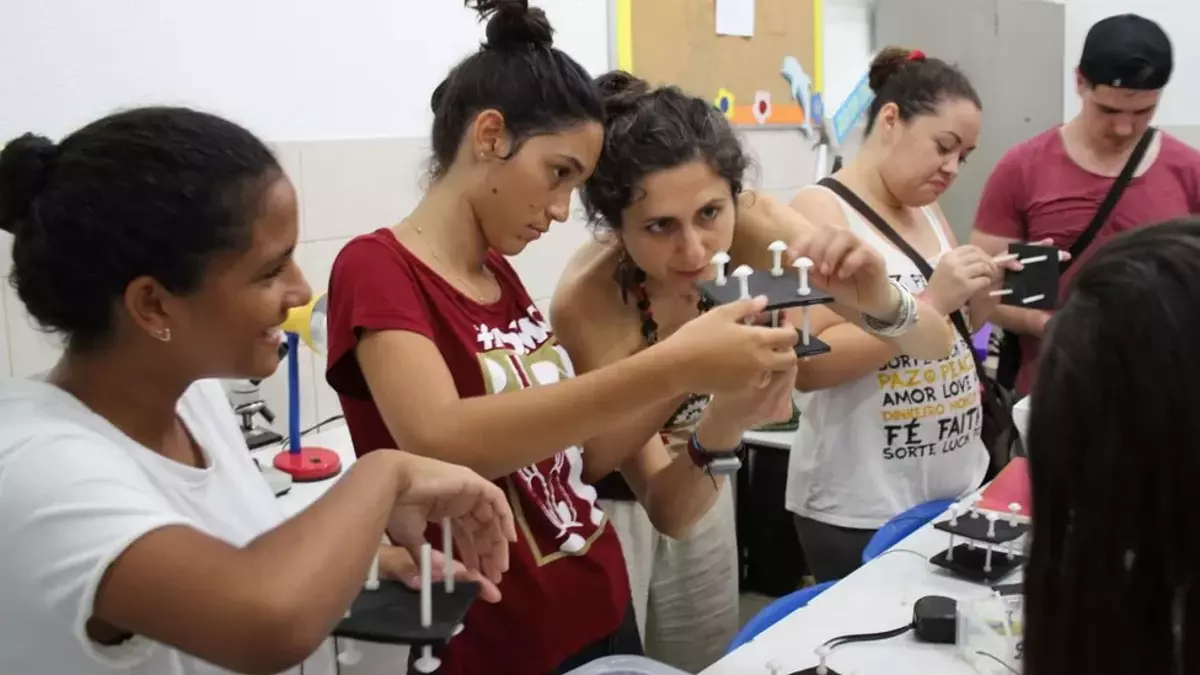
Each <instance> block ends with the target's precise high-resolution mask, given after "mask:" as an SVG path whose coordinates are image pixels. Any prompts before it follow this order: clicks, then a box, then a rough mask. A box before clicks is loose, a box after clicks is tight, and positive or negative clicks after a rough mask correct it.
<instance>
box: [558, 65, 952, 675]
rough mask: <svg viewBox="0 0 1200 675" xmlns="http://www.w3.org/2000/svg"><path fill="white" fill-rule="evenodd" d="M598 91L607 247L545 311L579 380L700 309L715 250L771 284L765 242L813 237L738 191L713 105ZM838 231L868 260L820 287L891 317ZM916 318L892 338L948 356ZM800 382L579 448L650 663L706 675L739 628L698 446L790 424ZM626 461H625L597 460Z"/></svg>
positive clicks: (676, 403)
mask: <svg viewBox="0 0 1200 675" xmlns="http://www.w3.org/2000/svg"><path fill="white" fill-rule="evenodd" d="M596 82H597V85H598V86H599V88H600V91H601V93H602V95H603V96H604V108H605V123H604V124H605V136H604V150H603V152H602V153H601V155H600V161H599V163H598V164H597V167H596V171H595V172H594V173H593V174H592V176H591V177H590V178H589V179H588V180H587V181H586V182H585V183H584V186H583V190H582V197H583V203H584V206H585V208H586V209H587V212H588V215H589V216H590V219H591V221H592V223H593V225H595V226H596V227H597V228H598V229H599V230H600V232H601V233H602V234H603V235H604V236H603V237H602V238H601V239H602V240H599V241H595V242H591V243H588V244H586V245H584V246H583V247H582V248H581V249H580V250H579V251H578V252H577V253H576V254H575V256H574V257H573V258H572V259H571V260H570V261H569V262H568V264H567V266H566V271H565V273H564V275H563V278H562V279H561V280H560V282H559V286H558V289H557V290H556V292H555V296H554V298H553V301H552V305H551V307H552V310H551V311H552V317H551V323H552V324H553V325H554V327H555V329H556V330H557V331H558V335H559V339H560V340H561V342H562V345H563V346H564V347H565V348H566V349H567V352H568V354H570V356H571V359H572V361H573V363H574V364H575V368H576V370H577V371H578V372H587V371H590V370H594V369H596V368H600V367H604V366H607V365H610V364H613V363H618V362H620V361H621V360H623V359H626V358H630V357H631V356H633V355H635V354H638V353H640V352H642V351H644V350H646V349H648V348H650V347H651V346H653V345H654V344H655V343H657V342H658V341H660V340H665V339H667V338H669V337H670V336H671V335H672V334H673V333H674V332H675V331H677V330H679V329H680V327H681V326H683V325H685V324H687V323H688V322H689V321H692V320H694V319H695V318H696V317H697V316H699V315H700V314H702V313H703V312H705V311H706V310H707V306H706V305H705V304H704V303H702V302H701V299H700V297H699V293H698V290H697V288H696V282H697V281H701V280H705V279H711V278H712V277H713V276H714V268H713V265H712V258H713V255H714V254H715V253H717V252H718V251H727V252H730V253H731V256H730V262H729V263H728V265H727V269H729V270H732V269H734V268H735V267H736V266H737V265H740V264H742V263H748V264H751V265H753V266H755V267H756V268H757V269H759V270H760V273H761V274H769V272H768V271H767V270H769V269H770V267H771V265H772V264H773V263H772V259H771V253H770V252H769V249H768V245H769V244H770V242H771V241H773V240H775V239H779V240H781V241H785V242H793V241H796V240H798V239H803V238H804V237H806V236H810V235H811V234H812V233H814V232H817V231H819V230H818V228H817V227H815V226H813V225H812V224H810V223H808V222H807V221H805V220H804V218H803V217H802V216H800V214H798V213H796V212H795V211H793V210H792V209H789V208H788V207H787V206H786V205H784V204H779V203H778V202H775V201H774V200H773V199H771V198H770V197H769V196H767V195H762V194H756V193H753V192H748V191H743V188H742V184H743V183H742V182H743V179H744V173H745V171H746V167H747V164H748V163H749V159H748V157H747V156H746V154H745V152H744V151H743V150H742V147H741V143H740V142H739V140H738V138H737V136H736V134H735V133H734V131H733V129H732V128H731V127H730V126H729V123H728V121H727V120H726V119H725V118H724V116H722V114H721V112H720V111H718V110H717V109H715V108H714V107H713V106H712V104H711V103H709V102H708V101H705V100H703V99H700V98H697V97H694V96H689V95H687V94H685V93H683V92H682V91H680V90H679V89H677V88H675V87H659V88H651V87H650V86H649V85H648V84H647V83H646V82H644V81H642V80H640V79H638V78H636V77H633V76H632V75H629V74H628V73H624V72H621V71H614V72H611V73H607V74H605V75H602V76H601V77H599V78H597V79H596ZM831 231H832V232H834V233H835V234H836V235H837V236H838V238H839V241H840V242H841V243H840V244H839V245H844V246H847V247H850V248H854V249H855V250H856V251H858V253H859V254H860V255H862V259H863V261H864V263H863V264H862V265H861V266H859V267H858V268H857V269H856V270H855V271H854V274H853V277H852V278H851V280H850V283H841V284H839V283H833V284H828V283H826V288H828V289H830V290H831V291H832V292H834V294H835V298H837V299H838V301H839V303H838V306H837V307H838V310H839V311H841V312H842V313H843V314H845V315H846V316H847V317H849V318H850V319H851V320H854V321H861V316H860V315H859V310H860V309H861V310H862V311H864V312H868V313H870V312H876V313H880V314H885V315H886V314H890V313H892V312H893V309H894V307H895V301H896V300H897V299H898V297H899V296H898V291H897V289H895V288H894V287H893V286H892V284H890V283H889V281H888V279H887V276H886V275H885V273H884V268H883V264H882V259H881V258H880V257H879V256H878V254H876V253H874V251H872V250H871V249H870V248H867V247H864V246H863V245H862V243H861V242H859V241H858V240H857V239H856V238H855V237H854V235H852V234H850V232H848V231H845V230H831ZM789 273H791V270H790V268H789ZM826 281H828V280H826ZM918 312H919V313H921V314H923V316H924V318H925V320H923V321H919V322H918V323H917V325H916V326H914V327H913V329H912V331H911V332H907V333H905V334H904V335H903V336H897V337H896V338H895V341H897V342H900V343H903V344H907V345H909V347H910V348H912V349H913V350H914V351H917V352H920V353H923V354H926V355H927V356H930V357H936V356H938V355H945V354H946V353H947V351H948V348H949V345H950V337H951V335H950V333H949V329H948V327H947V325H946V323H945V321H944V320H943V319H942V317H941V316H939V315H938V314H937V313H936V312H935V311H934V310H933V309H932V307H931V306H928V305H923V306H921V307H919V308H918ZM816 358H824V357H823V356H818V357H816ZM794 380H795V368H794V367H793V368H790V369H788V370H784V371H780V372H778V373H776V374H774V375H773V376H772V379H771V380H770V384H769V385H768V386H766V387H760V386H757V385H755V386H751V387H747V388H745V389H743V390H742V391H731V392H721V393H720V394H718V395H717V396H715V397H713V396H709V395H708V393H707V392H699V393H688V394H684V395H677V396H675V397H672V398H671V399H668V400H665V401H662V402H661V403H659V404H657V405H652V406H648V407H646V408H645V409H644V410H643V411H641V412H640V413H639V414H638V415H637V416H636V417H635V418H631V419H630V420H629V421H627V422H625V423H623V424H620V425H615V426H614V427H613V428H612V429H611V430H609V431H608V432H606V433H605V434H603V435H600V436H597V437H594V438H592V439H589V440H588V441H587V442H586V443H585V444H584V457H585V473H584V480H585V481H591V480H597V479H598V482H597V483H596V489H597V491H598V494H599V496H600V498H601V499H602V500H604V501H603V502H602V505H603V507H604V509H605V511H606V512H607V513H608V514H609V515H610V516H611V517H612V520H613V523H614V526H615V527H616V530H617V534H618V535H619V536H620V539H621V546H622V549H623V550H624V553H625V563H626V567H627V569H628V572H629V576H630V581H631V583H632V586H633V595H634V608H635V611H636V612H637V615H638V621H639V624H640V626H641V627H642V631H643V636H644V640H645V644H646V651H647V654H648V655H649V656H651V657H653V658H655V659H658V660H660V661H664V662H666V663H668V664H670V665H673V666H676V667H678V668H680V669H682V670H685V671H687V672H699V671H700V670H702V669H704V668H705V667H707V666H708V665H709V664H711V663H712V662H713V661H715V660H716V659H717V658H719V657H720V656H721V655H722V654H723V653H724V651H725V649H726V648H727V647H728V645H729V642H730V641H731V640H732V639H733V636H734V634H735V633H736V632H737V629H738V627H739V625H740V618H739V611H738V610H739V607H738V577H739V574H738V569H737V558H738V556H737V542H736V535H735V532H734V517H733V499H732V494H731V490H729V489H725V478H724V477H723V476H715V477H710V476H708V475H706V474H705V473H704V472H701V471H697V470H696V467H695V465H694V464H693V463H692V461H691V459H690V457H689V453H688V448H689V446H698V447H703V448H706V449H711V450H714V451H721V452H729V451H733V450H736V449H738V448H739V447H740V446H741V438H742V434H743V433H744V431H745V430H746V429H747V428H749V427H754V426H757V425H759V424H761V423H763V422H768V421H774V420H780V421H786V420H788V419H789V418H790V417H791V412H792V405H791V393H792V389H793V386H794ZM615 451H617V452H615ZM622 457H623V458H624V461H623V462H622V463H621V464H619V465H618V464H613V463H611V462H607V461H602V459H601V458H612V460H618V459H621V458H622ZM614 469H619V472H614V471H613V470H614Z"/></svg>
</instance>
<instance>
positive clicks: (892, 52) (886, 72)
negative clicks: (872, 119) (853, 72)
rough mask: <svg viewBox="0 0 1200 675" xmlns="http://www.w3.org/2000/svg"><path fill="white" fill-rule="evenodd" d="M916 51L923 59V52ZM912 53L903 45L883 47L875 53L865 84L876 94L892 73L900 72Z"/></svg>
mask: <svg viewBox="0 0 1200 675" xmlns="http://www.w3.org/2000/svg"><path fill="white" fill-rule="evenodd" d="M917 53H918V54H920V56H921V60H924V58H925V55H924V53H922V52H917ZM913 54H914V52H913V51H912V50H911V49H905V48H904V47H884V48H883V50H882V51H881V52H879V53H878V54H876V55H875V58H874V59H872V60H871V67H870V69H869V70H868V71H867V84H868V85H869V86H870V87H871V91H873V92H875V93H876V94H878V93H879V91H880V90H881V89H883V85H885V84H887V81H888V80H889V79H891V77H892V76H893V75H895V74H896V73H898V72H900V69H901V68H903V67H904V65H905V64H907V63H908V62H909V61H912V60H913V58H912V56H913Z"/></svg>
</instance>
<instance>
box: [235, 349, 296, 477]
mask: <svg viewBox="0 0 1200 675" xmlns="http://www.w3.org/2000/svg"><path fill="white" fill-rule="evenodd" d="M287 351H288V346H287V343H286V342H285V343H283V344H282V345H280V346H279V358H280V359H281V360H282V359H283V358H284V357H285V356H287ZM260 384H262V380H255V379H252V380H228V381H226V383H225V393H226V394H227V395H228V396H229V404H230V406H232V407H233V414H235V415H237V416H238V419H239V427H240V428H241V430H242V438H244V439H245V440H246V447H248V448H250V449H251V450H257V449H259V448H263V447H266V446H269V445H275V444H279V443H282V442H283V440H284V439H283V436H282V435H280V434H278V433H276V432H274V431H272V430H270V429H268V428H266V427H260V426H258V425H256V424H255V423H254V418H255V417H256V416H262V418H263V419H264V420H266V422H267V424H272V423H274V422H275V413H274V412H272V411H271V408H270V407H269V406H267V402H266V401H265V400H263V398H262V394H260V393H259V385H260ZM254 463H255V464H256V465H257V466H258V468H259V470H260V471H261V472H262V474H263V478H264V479H266V481H267V484H268V485H270V486H271V490H272V491H273V492H274V493H275V495H276V496H279V495H282V494H284V493H286V492H287V491H288V490H290V489H291V487H292V477H291V476H289V475H288V474H286V473H284V472H282V471H280V470H278V469H276V468H275V467H273V466H266V467H264V466H262V465H261V464H259V463H258V461H257V460H255V462H254Z"/></svg>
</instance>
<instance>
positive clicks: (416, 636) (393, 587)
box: [333, 581, 479, 645]
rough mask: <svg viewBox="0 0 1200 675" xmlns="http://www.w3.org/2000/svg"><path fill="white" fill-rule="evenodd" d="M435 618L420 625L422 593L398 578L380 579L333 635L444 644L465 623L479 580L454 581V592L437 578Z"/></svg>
mask: <svg viewBox="0 0 1200 675" xmlns="http://www.w3.org/2000/svg"><path fill="white" fill-rule="evenodd" d="M432 595H433V622H432V625H430V626H429V627H428V628H422V627H421V594H420V593H419V592H418V591H414V590H412V589H410V588H409V587H407V586H405V585H404V584H402V583H400V582H397V581H380V582H379V588H378V589H377V590H374V591H367V590H364V591H363V592H362V593H359V594H358V598H356V599H355V600H354V604H353V605H352V606H351V607H350V616H348V617H346V618H345V619H342V620H341V621H340V622H339V623H338V625H337V627H336V628H334V630H333V635H334V637H344V638H351V639H353V640H362V641H363V642H377V643H382V644H392V645H436V644H445V643H446V642H448V641H449V640H450V638H451V637H453V635H454V631H456V630H457V629H458V627H459V626H460V625H462V623H463V618H464V617H465V616H466V615H467V610H468V609H470V607H471V603H473V602H474V601H475V598H477V597H478V596H479V584H478V583H475V582H469V581H456V582H454V592H453V593H447V592H446V585H445V584H444V583H442V582H440V581H439V582H436V583H434V584H433V588H432Z"/></svg>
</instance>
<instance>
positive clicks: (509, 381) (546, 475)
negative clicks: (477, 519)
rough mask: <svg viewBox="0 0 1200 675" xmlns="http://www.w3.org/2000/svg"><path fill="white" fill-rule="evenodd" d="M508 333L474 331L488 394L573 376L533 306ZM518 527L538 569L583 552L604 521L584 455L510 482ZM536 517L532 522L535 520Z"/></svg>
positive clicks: (563, 456) (532, 468)
mask: <svg viewBox="0 0 1200 675" xmlns="http://www.w3.org/2000/svg"><path fill="white" fill-rule="evenodd" d="M525 313H526V316H525V317H522V318H520V319H516V320H513V321H510V322H509V324H508V326H506V327H504V328H496V327H492V326H489V325H488V324H486V323H484V324H480V325H478V326H476V329H477V331H478V332H477V334H476V339H477V340H478V342H479V347H480V350H481V351H480V352H479V353H478V355H477V357H478V359H479V367H480V371H481V372H482V374H483V379H484V383H485V386H486V387H487V393H488V394H489V395H490V394H500V393H504V392H511V391H517V390H520V389H526V388H529V387H535V386H539V385H546V384H554V383H555V382H558V381H559V380H561V379H565V378H568V377H574V375H575V373H574V371H573V368H572V366H571V359H570V358H569V357H568V356H567V353H566V350H564V349H563V348H562V347H561V346H560V345H559V344H558V343H557V342H556V341H555V340H553V334H552V333H551V331H550V326H549V325H548V324H547V323H546V321H545V320H544V319H543V318H542V315H541V312H539V311H538V309H537V307H536V306H535V305H533V304H532V303H530V304H529V306H528V307H526V309H525ZM508 483H509V488H510V496H511V500H512V502H513V507H514V509H516V510H515V512H514V515H515V516H516V518H517V523H518V525H519V526H520V527H521V529H522V530H524V534H525V535H526V538H527V540H528V541H529V544H530V546H531V547H532V549H533V550H532V553H533V556H534V559H535V560H536V561H537V563H538V564H539V565H542V564H545V563H546V562H549V561H551V560H553V559H554V558H556V557H558V556H561V555H576V554H579V553H581V552H583V551H584V550H585V549H586V548H587V547H588V546H590V545H591V543H592V541H593V540H594V539H595V538H596V535H598V534H599V533H600V526H601V525H603V524H604V522H605V515H604V512H603V511H601V510H600V508H599V507H598V506H597V505H596V490H595V489H594V488H592V486H590V485H587V484H585V483H584V482H583V453H582V452H581V451H580V449H579V448H578V447H570V448H567V449H566V450H564V451H562V452H560V453H558V454H556V455H555V456H554V457H552V458H550V459H545V460H542V461H541V462H538V463H537V464H531V465H529V466H526V467H524V468H522V469H520V470H519V471H517V473H516V474H514V475H513V476H510V477H509V481H508ZM531 516H533V517H531Z"/></svg>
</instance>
